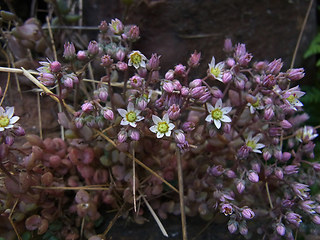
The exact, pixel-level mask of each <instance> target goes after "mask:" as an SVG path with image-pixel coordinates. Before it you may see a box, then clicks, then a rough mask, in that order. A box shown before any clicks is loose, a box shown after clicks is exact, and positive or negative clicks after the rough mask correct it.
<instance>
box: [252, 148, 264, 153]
mask: <svg viewBox="0 0 320 240" xmlns="http://www.w3.org/2000/svg"><path fill="white" fill-rule="evenodd" d="M252 151H253V152H255V153H262V152H261V151H260V150H258V149H253V150H252Z"/></svg>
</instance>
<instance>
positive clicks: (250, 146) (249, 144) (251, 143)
mask: <svg viewBox="0 0 320 240" xmlns="http://www.w3.org/2000/svg"><path fill="white" fill-rule="evenodd" d="M247 146H248V147H249V148H251V149H255V148H256V147H257V144H256V143H255V142H254V141H248V142H247Z"/></svg>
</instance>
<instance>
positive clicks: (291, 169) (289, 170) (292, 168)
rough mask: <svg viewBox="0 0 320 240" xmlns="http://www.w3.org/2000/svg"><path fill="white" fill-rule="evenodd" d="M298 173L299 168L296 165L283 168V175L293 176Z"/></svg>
mask: <svg viewBox="0 0 320 240" xmlns="http://www.w3.org/2000/svg"><path fill="white" fill-rule="evenodd" d="M298 172H299V168H298V166H296V165H288V166H286V167H285V168H284V173H285V174H287V175H291V174H295V173H298Z"/></svg>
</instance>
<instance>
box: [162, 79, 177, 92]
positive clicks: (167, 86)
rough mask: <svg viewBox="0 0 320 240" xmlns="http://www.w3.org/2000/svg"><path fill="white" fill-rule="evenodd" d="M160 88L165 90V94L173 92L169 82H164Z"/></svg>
mask: <svg viewBox="0 0 320 240" xmlns="http://www.w3.org/2000/svg"><path fill="white" fill-rule="evenodd" d="M162 87H163V90H165V91H166V92H167V93H172V92H173V90H174V86H173V84H172V82H170V81H165V82H164V83H163V86H162Z"/></svg>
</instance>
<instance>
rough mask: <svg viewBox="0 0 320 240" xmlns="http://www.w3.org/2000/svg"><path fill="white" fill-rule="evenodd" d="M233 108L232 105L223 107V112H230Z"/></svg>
mask: <svg viewBox="0 0 320 240" xmlns="http://www.w3.org/2000/svg"><path fill="white" fill-rule="evenodd" d="M231 110H232V107H224V108H221V112H222V113H224V114H227V113H229V112H230V111H231Z"/></svg>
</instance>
